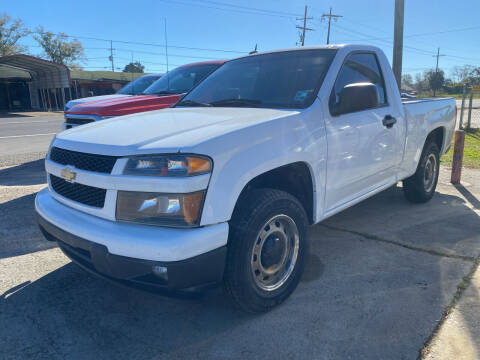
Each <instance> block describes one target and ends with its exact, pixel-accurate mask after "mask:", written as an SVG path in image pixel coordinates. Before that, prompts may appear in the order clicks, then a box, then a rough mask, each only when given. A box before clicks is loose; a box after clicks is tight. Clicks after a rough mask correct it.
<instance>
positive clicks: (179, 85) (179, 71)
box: [144, 64, 221, 95]
mask: <svg viewBox="0 0 480 360" xmlns="http://www.w3.org/2000/svg"><path fill="white" fill-rule="evenodd" d="M220 65H221V64H205V65H189V66H181V67H178V68H176V69H174V70H172V71H170V72H168V73H167V74H165V75H164V76H162V78H161V79H160V80H158V81H156V82H155V83H154V84H152V86H150V87H149V88H148V89H146V90H145V91H144V93H145V94H159V95H161V94H182V93H186V92H188V91H190V89H191V88H192V87H194V86H195V85H197V84H198V83H199V82H200V81H202V80H203V79H204V78H205V77H206V76H207V75H208V74H210V73H211V72H212V71H213V70H215V69H217V68H218V67H219V66H220Z"/></svg>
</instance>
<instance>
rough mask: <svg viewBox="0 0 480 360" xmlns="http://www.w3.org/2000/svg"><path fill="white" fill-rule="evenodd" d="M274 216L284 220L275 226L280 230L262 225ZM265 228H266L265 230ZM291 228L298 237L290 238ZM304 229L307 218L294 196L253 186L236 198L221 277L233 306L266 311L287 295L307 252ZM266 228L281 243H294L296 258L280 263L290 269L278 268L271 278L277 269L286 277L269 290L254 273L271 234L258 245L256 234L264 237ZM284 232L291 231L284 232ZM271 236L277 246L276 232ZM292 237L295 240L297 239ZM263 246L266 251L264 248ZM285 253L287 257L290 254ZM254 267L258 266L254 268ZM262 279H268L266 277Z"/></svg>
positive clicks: (261, 260) (300, 269)
mask: <svg viewBox="0 0 480 360" xmlns="http://www.w3.org/2000/svg"><path fill="white" fill-rule="evenodd" d="M282 216H284V217H282ZM276 218H278V219H281V220H282V221H285V222H286V225H285V226H284V225H283V224H281V226H282V227H281V228H278V229H282V230H281V231H280V230H278V229H277V228H275V229H274V228H273V226H277V227H278V226H279V225H280V223H278V222H273V223H271V222H270V224H276V225H272V229H271V230H270V227H268V226H265V225H266V224H268V222H269V220H272V219H276ZM291 220H293V222H294V224H295V227H293V225H292V223H291ZM287 225H288V226H287ZM267 228H268V230H266V229H267ZM290 229H291V230H290ZM295 229H297V230H298V236H293V237H292V235H291V234H296V233H295ZM307 229H308V218H307V214H306V213H305V210H304V208H303V206H302V205H301V204H300V202H299V201H298V200H297V199H296V198H295V197H293V196H292V195H290V194H288V193H286V192H284V191H279V190H273V189H254V190H251V191H249V192H248V193H247V194H246V195H244V196H242V198H241V199H239V203H238V204H237V207H236V208H235V211H234V213H233V215H232V219H231V220H230V233H229V239H228V251H227V262H226V266H225V276H224V287H225V290H226V292H227V293H228V294H229V295H230V297H231V298H232V299H233V302H234V303H235V305H236V306H237V307H239V308H240V309H241V310H243V311H246V312H250V313H260V312H266V311H268V310H270V309H272V308H273V307H275V306H276V305H278V304H280V303H282V302H283V301H284V300H285V299H286V298H288V296H289V295H290V294H291V293H292V292H293V291H294V290H295V288H296V287H297V285H298V283H299V281H300V278H301V276H302V273H303V268H304V263H305V256H306V253H307ZM266 231H270V233H271V232H273V231H275V232H276V233H278V234H280V236H282V235H283V234H285V239H284V240H283V241H284V242H285V244H287V243H288V244H291V243H290V241H294V242H295V244H298V253H297V255H296V261H295V262H294V261H293V260H291V261H290V262H288V261H284V262H283V264H284V266H285V267H287V268H288V269H290V270H289V271H291V272H288V271H287V270H278V271H277V273H275V274H273V275H272V280H273V278H274V277H279V276H280V275H279V274H280V273H281V271H283V272H284V275H283V276H287V274H288V277H286V278H285V279H284V280H283V282H282V281H281V280H278V281H277V282H276V283H275V284H273V285H271V287H273V288H274V287H275V286H278V288H274V289H269V290H268V291H267V290H265V289H264V288H262V287H267V286H270V285H267V284H264V283H261V282H263V281H265V278H262V275H259V274H258V273H260V271H259V270H258V268H259V267H258V266H259V264H262V267H261V269H264V263H263V255H264V253H263V251H265V253H268V249H267V245H264V244H267V241H269V240H268V239H270V236H273V235H269V237H268V238H267V240H263V241H261V245H259V244H260V237H258V238H257V235H258V236H262V234H264V235H263V236H264V237H266V234H267V232H266ZM288 233H291V234H290V235H288ZM274 238H275V239H274V240H273V244H275V245H274V246H277V241H278V240H279V239H278V238H277V237H276V235H275V236H274ZM296 239H298V242H297V241H296ZM270 241H272V240H270ZM280 242H282V241H280ZM280 242H279V243H280ZM282 244H283V242H282ZM287 246H288V247H289V248H290V249H292V246H291V245H285V246H281V248H282V249H283V248H284V247H287ZM264 247H265V249H266V250H264ZM259 248H260V249H261V250H260V253H259V258H261V259H258V260H255V261H254V259H256V255H255V254H256V253H257V252H258V251H259V250H258V249H259ZM292 251H293V250H292ZM287 253H288V254H290V252H287V251H286V250H285V249H283V252H282V254H287ZM267 256H268V255H267ZM285 256H286V257H289V256H290V255H285ZM293 257H294V256H293V255H292V257H291V258H292V259H293ZM281 258H282V260H283V259H284V258H285V257H284V256H283V255H282V256H281ZM288 264H289V265H288ZM255 266H257V267H258V268H257V270H255ZM273 267H275V266H273ZM281 267H283V266H281ZM257 272H258V273H257ZM267 278H268V276H267ZM266 281H267V282H268V281H269V280H266Z"/></svg>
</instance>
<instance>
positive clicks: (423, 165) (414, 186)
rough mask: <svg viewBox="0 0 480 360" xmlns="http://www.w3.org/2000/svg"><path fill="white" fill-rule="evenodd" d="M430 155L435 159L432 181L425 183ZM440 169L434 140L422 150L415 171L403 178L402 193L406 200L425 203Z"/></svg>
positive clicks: (437, 150) (431, 193)
mask: <svg viewBox="0 0 480 360" xmlns="http://www.w3.org/2000/svg"><path fill="white" fill-rule="evenodd" d="M432 157H433V158H434V159H435V164H434V166H431V168H433V170H434V173H433V174H432V183H428V186H427V185H426V183H425V181H426V180H425V179H426V173H427V172H428V173H429V172H430V171H429V170H428V169H429V168H428V167H427V163H428V162H429V161H432V160H431V159H432ZM439 169H440V150H439V149H438V146H437V144H436V143H434V142H432V141H431V142H428V143H427V144H425V147H424V148H423V151H422V156H421V158H420V161H419V163H418V167H417V171H416V172H415V174H413V175H412V176H410V177H409V178H407V179H405V180H403V193H404V195H405V197H406V198H407V200H408V201H410V202H413V203H425V202H427V201H429V200H430V199H431V198H432V197H433V194H435V189H436V187H437V182H438V174H439Z"/></svg>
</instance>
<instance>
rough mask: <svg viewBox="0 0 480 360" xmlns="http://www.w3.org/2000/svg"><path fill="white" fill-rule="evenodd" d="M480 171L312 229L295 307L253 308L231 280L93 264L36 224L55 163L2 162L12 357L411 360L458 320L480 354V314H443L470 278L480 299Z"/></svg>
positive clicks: (5, 320) (5, 298) (1, 244)
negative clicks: (162, 289)
mask: <svg viewBox="0 0 480 360" xmlns="http://www.w3.org/2000/svg"><path fill="white" fill-rule="evenodd" d="M479 175H480V173H478V172H473V171H465V172H464V180H465V186H462V187H458V188H455V187H453V186H451V185H449V184H448V172H446V171H442V178H441V183H440V185H439V188H438V193H437V194H436V195H435V197H434V199H433V200H432V201H431V202H430V203H428V204H424V205H412V204H409V203H407V202H406V201H405V200H404V198H403V195H402V193H401V188H400V187H395V188H391V189H389V190H387V191H385V192H384V193H382V194H379V195H377V196H375V197H374V198H372V199H369V200H367V201H365V202H363V203H361V204H359V205H357V206H355V207H354V208H351V209H349V210H347V211H345V212H344V213H342V214H339V215H337V216H335V217H333V218H331V219H329V220H328V221H326V222H325V223H324V224H321V225H317V226H314V227H312V228H311V233H310V240H311V249H310V256H309V261H308V265H307V267H306V272H305V275H304V277H303V280H302V282H301V284H300V285H299V287H298V288H297V290H296V291H295V293H294V294H293V296H292V297H291V298H290V299H289V300H288V301H287V302H286V303H284V304H283V305H282V306H280V307H278V308H277V309H275V310H273V311H272V312H270V313H268V314H264V315H256V316H253V315H246V314H243V313H241V312H239V311H237V310H235V309H234V308H233V307H232V306H231V304H230V302H229V301H228V299H227V297H226V296H224V294H223V292H222V291H221V289H217V290H213V291H211V292H209V293H207V294H205V295H204V296H202V297H200V298H197V299H189V300H185V299H183V300H179V299H170V298H164V297H160V296H157V295H154V294H148V293H143V292H139V291H137V290H132V289H124V288H119V287H117V286H115V285H111V284H109V283H106V282H105V281H103V280H101V279H97V278H95V277H92V276H90V275H88V274H86V273H85V272H83V271H82V270H80V269H79V268H78V267H77V266H76V265H74V264H72V263H70V262H69V260H68V259H67V258H66V257H65V256H64V255H63V254H62V253H61V252H60V250H59V249H58V248H56V247H55V246H54V245H53V244H52V243H50V242H47V241H46V240H44V239H43V238H42V236H41V235H40V233H39V232H38V230H37V228H36V226H35V224H34V219H33V201H34V194H35V193H36V192H37V191H38V190H39V189H41V188H43V187H44V186H45V184H44V183H45V175H44V173H43V167H42V162H41V161H32V162H29V163H26V164H21V165H17V166H11V167H8V168H2V169H0V224H2V225H1V226H0V324H2V326H1V327H0V349H1V350H0V351H1V354H2V356H1V357H2V358H5V359H21V358H22V359H23V358H35V359H60V358H71V359H84V358H95V359H112V358H117V359H131V358H138V359H162V358H165V359H167V358H168V359H171V358H179V359H192V358H199V359H200V358H202V359H203V358H222V359H224V358H232V359H245V358H251V359H257V358H267V359H268V358H317V359H331V358H342V359H346V358H351V359H372V358H379V359H387V358H388V359H412V358H417V357H418V356H419V354H420V351H421V350H422V348H424V346H425V345H426V344H427V345H428V349H431V351H430V354H431V355H432V354H433V355H435V356H436V357H435V358H436V359H438V358H449V357H442V355H444V351H446V350H444V349H450V350H451V349H452V347H448V346H447V345H441V346H440V345H437V344H442V341H443V342H444V343H448V344H453V345H455V344H457V343H458V341H457V340H455V337H454V338H453V340H452V338H451V337H450V338H449V337H448V331H447V335H445V336H443V335H442V337H441V338H439V339H437V338H436V337H435V338H434V339H433V341H432V342H431V343H430V341H431V338H432V336H433V334H434V333H436V331H437V330H438V326H439V324H441V323H443V324H444V327H445V328H447V330H448V326H453V327H454V328H455V326H458V324H459V319H460V320H461V325H462V331H463V332H462V334H463V336H462V338H461V340H464V341H467V343H468V344H470V348H469V349H474V350H476V349H478V348H480V341H479V339H480V336H479V335H480V334H479V328H480V327H479V322H478V314H476V317H475V316H472V314H471V313H470V314H468V313H466V314H464V313H463V312H462V311H460V310H459V311H456V310H455V311H454V312H453V313H452V314H455V316H456V317H453V316H451V317H447V318H446V320H445V319H444V312H445V311H446V310H447V309H449V308H450V307H453V305H454V304H456V302H457V300H458V299H460V300H461V299H462V294H463V292H464V291H465V288H467V291H470V292H473V295H472V294H470V295H469V297H468V299H470V300H469V301H470V303H471V302H472V301H473V302H474V303H475V304H476V306H477V309H478V298H479V296H478V293H477V292H476V289H477V288H476V287H475V285H473V284H470V286H468V287H467V286H466V285H467V284H468V282H469V277H470V276H471V275H472V274H473V271H474V269H475V268H476V263H475V259H476V258H477V257H478V255H479V253H480V247H479V246H478V243H479V241H480V221H479V215H480V210H479V209H480V202H479V200H478V199H479V198H480V197H479V194H480V184H479V181H478V179H479V178H480V176H479ZM478 282H479V284H478V285H479V288H480V281H478ZM472 299H473V300H472ZM464 307H465V308H466V309H470V312H471V311H472V310H471V307H469V306H468V305H466V306H464ZM451 318H455V319H456V320H455V323H453V324H451V323H449V319H451ZM449 324H450V325H449ZM444 327H442V329H441V331H440V332H439V334H443V332H444ZM442 331H443V332H442ZM456 333H457V332H456V331H455V332H454V334H456ZM450 334H451V331H450ZM437 336H440V335H437ZM465 348H468V346H466V347H465ZM453 349H454V350H453V351H454V353H455V354H458V352H455V347H453ZM438 351H439V352H438ZM438 354H440V355H439V356H437V355H438ZM433 355H432V356H433ZM450 358H451V357H450Z"/></svg>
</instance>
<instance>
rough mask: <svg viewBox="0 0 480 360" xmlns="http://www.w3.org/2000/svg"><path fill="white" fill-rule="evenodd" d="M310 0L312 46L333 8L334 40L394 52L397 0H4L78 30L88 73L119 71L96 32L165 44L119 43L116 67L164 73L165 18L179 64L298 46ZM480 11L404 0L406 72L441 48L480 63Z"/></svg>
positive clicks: (6, 6) (35, 20)
mask: <svg viewBox="0 0 480 360" xmlns="http://www.w3.org/2000/svg"><path fill="white" fill-rule="evenodd" d="M305 4H307V5H308V6H309V14H308V16H309V17H310V16H312V17H313V19H312V20H309V21H308V26H309V27H311V28H314V29H315V30H314V31H309V32H308V33H307V36H306V45H316V44H324V43H325V42H326V37H327V25H326V22H325V21H324V22H322V21H321V16H322V14H323V13H326V12H328V9H329V7H330V6H332V7H333V13H335V14H340V15H342V16H343V17H342V18H340V19H339V20H338V21H337V22H332V29H331V43H365V44H372V45H377V46H379V47H381V48H382V49H383V50H384V51H385V53H386V54H387V56H388V58H389V59H391V55H392V46H391V44H392V42H393V40H392V39H393V13H394V0H329V1H325V0H318V1H308V2H307V3H305V1H299V0H257V1H248V0H244V1H241V0H215V1H213V0H212V1H207V0H204V1H202V0H135V1H132V0H128V1H124V0H116V1H113V0H112V1H98V0H97V1H94V0H82V1H78V0H77V1H69V0H36V1H29V0H15V1H3V4H2V10H3V11H6V12H7V13H8V14H9V15H10V16H12V17H14V18H17V17H19V18H21V19H22V20H23V21H24V22H25V24H26V25H27V26H28V27H29V28H32V29H34V28H35V27H37V26H38V25H43V26H44V28H45V29H46V30H48V31H52V32H65V33H67V34H68V35H75V36H78V37H79V40H80V41H81V42H82V44H83V46H84V47H85V53H86V57H87V58H88V62H87V63H85V64H83V66H84V67H85V69H86V70H104V69H105V70H107V69H109V68H110V62H109V61H108V55H109V51H110V50H109V47H110V43H109V42H107V41H102V40H94V39H87V38H89V37H90V38H96V39H112V40H119V41H126V42H129V41H131V42H141V43H145V44H156V45H157V46H150V45H141V44H130V43H120V42H114V43H113V47H114V49H115V50H114V60H115V67H116V68H117V69H118V70H120V69H123V67H124V66H125V64H127V63H128V62H130V60H131V59H132V58H133V59H134V60H135V61H137V60H138V61H140V62H142V63H143V64H144V65H145V66H146V70H147V71H149V72H164V71H165V69H166V66H165V63H166V61H165V48H164V46H163V44H164V43H165V41H164V36H165V34H164V18H166V19H167V35H168V44H169V47H168V52H169V63H170V69H171V68H173V67H175V66H177V65H181V64H185V63H189V62H195V61H202V60H207V59H220V58H232V57H236V56H239V55H242V54H245V53H246V52H248V51H250V50H252V49H253V48H254V46H255V44H258V49H259V51H263V50H270V49H277V48H285V47H292V46H295V43H296V42H297V41H298V30H297V29H295V25H300V24H301V22H300V21H296V20H295V17H296V16H299V17H301V16H303V11H304V5H305ZM229 5H232V6H229ZM254 9H255V10H254ZM479 16H480V1H479V0H460V1H456V2H453V1H450V0H405V30H404V35H405V39H404V45H405V48H404V60H403V68H404V72H408V73H412V74H415V73H417V72H421V71H423V70H426V69H429V68H432V67H434V66H435V58H434V57H433V55H434V54H436V51H437V47H440V52H441V54H443V55H445V56H442V57H441V58H440V68H442V69H444V70H445V71H446V72H447V74H449V73H450V70H451V68H452V67H453V66H455V65H463V64H472V65H477V66H480V22H479V21H478V19H479ZM23 43H24V44H26V45H29V46H30V49H29V50H30V52H31V53H32V54H39V53H40V52H41V49H40V48H39V47H38V45H37V44H36V43H35V41H34V40H33V39H32V38H27V39H25V40H24V41H23ZM184 47H186V48H184ZM205 49H208V50H205ZM214 50H221V51H214ZM118 70H117V71H118Z"/></svg>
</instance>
